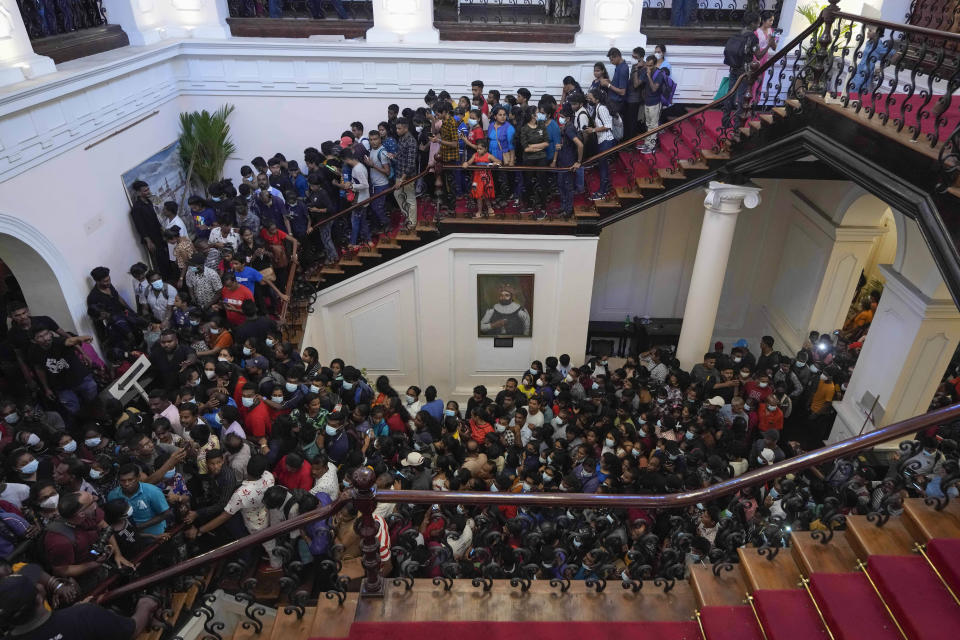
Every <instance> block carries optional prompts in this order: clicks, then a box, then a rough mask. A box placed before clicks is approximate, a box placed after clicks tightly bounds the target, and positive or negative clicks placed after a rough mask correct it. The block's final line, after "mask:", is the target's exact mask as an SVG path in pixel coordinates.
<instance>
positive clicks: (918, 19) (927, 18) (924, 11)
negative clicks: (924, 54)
mask: <svg viewBox="0 0 960 640" xmlns="http://www.w3.org/2000/svg"><path fill="white" fill-rule="evenodd" d="M906 19H907V20H906V22H907V24H909V25H912V26H915V27H923V28H925V29H936V30H937V31H950V32H952V33H958V32H960V1H958V0H913V1H912V2H911V3H910V10H909V12H907V15H906Z"/></svg>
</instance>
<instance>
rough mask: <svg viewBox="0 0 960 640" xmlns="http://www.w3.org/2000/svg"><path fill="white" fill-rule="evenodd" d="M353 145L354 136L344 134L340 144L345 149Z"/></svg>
mask: <svg viewBox="0 0 960 640" xmlns="http://www.w3.org/2000/svg"><path fill="white" fill-rule="evenodd" d="M352 145H353V138H351V137H350V136H343V137H342V138H340V146H341V147H343V148H344V149H346V148H347V147H350V146H352Z"/></svg>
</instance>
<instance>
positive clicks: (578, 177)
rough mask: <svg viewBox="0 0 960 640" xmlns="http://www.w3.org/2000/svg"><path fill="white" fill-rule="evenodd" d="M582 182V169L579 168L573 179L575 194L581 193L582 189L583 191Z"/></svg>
mask: <svg viewBox="0 0 960 640" xmlns="http://www.w3.org/2000/svg"><path fill="white" fill-rule="evenodd" d="M583 180H584V178H583V167H580V168H579V169H577V172H576V177H575V179H574V182H575V186H576V192H577V193H583V189H584V182H583Z"/></svg>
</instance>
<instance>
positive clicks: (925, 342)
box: [829, 265, 960, 442]
mask: <svg viewBox="0 0 960 640" xmlns="http://www.w3.org/2000/svg"><path fill="white" fill-rule="evenodd" d="M880 270H881V272H882V273H883V275H884V277H885V278H886V283H885V285H884V289H883V295H882V296H881V297H880V304H879V305H878V307H877V312H876V314H875V316H874V318H873V323H872V324H871V325H870V331H869V332H868V333H867V336H866V340H865V341H864V344H863V350H862V351H861V352H860V357H859V358H858V360H857V366H856V368H855V369H854V371H853V376H852V377H851V378H850V382H849V383H848V385H847V390H846V393H845V394H844V398H843V401H842V402H839V403H836V404H834V409H836V411H837V419H836V421H835V422H834V426H833V431H832V432H831V433H830V440H829V441H830V442H837V441H839V440H843V439H845V438H849V437H851V436H855V435H857V434H858V433H859V432H860V429H861V428H863V426H864V422H865V418H866V415H867V412H868V411H869V410H870V409H871V407H872V406H873V402H872V400H871V399H872V398H877V397H879V402H878V403H877V409H876V410H875V411H876V420H875V421H871V422H867V424H866V428H865V429H864V432H869V431H873V430H874V429H875V428H877V427H882V426H884V425H888V424H892V423H894V422H897V421H900V420H905V419H907V418H912V417H913V416H915V415H919V414H921V413H926V411H927V407H928V406H929V404H930V400H931V399H932V398H933V394H934V393H935V392H936V390H937V386H938V385H939V384H940V379H941V377H942V376H943V374H944V372H945V371H946V370H947V365H948V364H949V363H950V358H951V357H952V356H953V352H954V351H955V350H956V348H957V344H958V343H960V312H958V311H957V307H956V305H955V304H954V303H953V300H950V299H948V298H931V297H928V296H927V295H925V294H924V293H922V292H921V291H920V290H919V289H918V288H917V287H916V286H915V285H914V284H913V283H912V282H910V280H908V279H907V277H905V276H904V275H903V274H901V273H900V272H899V271H896V270H894V268H893V267H892V266H891V265H881V266H880Z"/></svg>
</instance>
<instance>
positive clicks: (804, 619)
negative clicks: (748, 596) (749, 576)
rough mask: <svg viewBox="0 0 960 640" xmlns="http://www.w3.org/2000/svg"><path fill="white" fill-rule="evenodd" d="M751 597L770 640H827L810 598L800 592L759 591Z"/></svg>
mask: <svg viewBox="0 0 960 640" xmlns="http://www.w3.org/2000/svg"><path fill="white" fill-rule="evenodd" d="M753 597H754V603H755V604H756V606H757V614H758V615H759V616H760V622H761V624H762V625H763V628H764V630H765V631H766V632H767V637H768V638H770V640H821V639H822V640H829V636H828V635H827V630H826V629H824V628H823V623H821V622H820V616H818V615H817V611H816V609H814V608H813V604H811V602H810V596H808V595H807V593H806V592H805V591H803V590H802V589H794V590H790V591H774V590H769V591H768V590H762V591H757V592H756V593H754V594H753Z"/></svg>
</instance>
